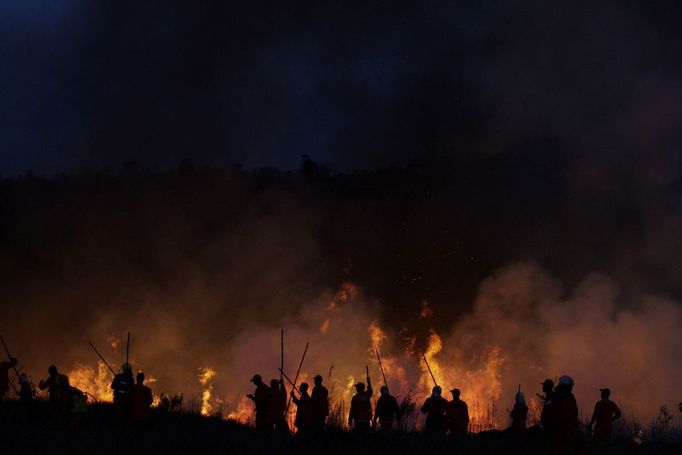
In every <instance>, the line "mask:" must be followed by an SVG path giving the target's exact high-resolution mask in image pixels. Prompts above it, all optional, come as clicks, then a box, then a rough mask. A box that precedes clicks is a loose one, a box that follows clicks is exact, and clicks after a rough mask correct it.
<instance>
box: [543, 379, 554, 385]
mask: <svg viewBox="0 0 682 455" xmlns="http://www.w3.org/2000/svg"><path fill="white" fill-rule="evenodd" d="M540 385H541V386H543V387H544V386H546V385H548V386H550V387H554V381H552V380H551V379H545V380H544V381H543V382H541V383H540Z"/></svg>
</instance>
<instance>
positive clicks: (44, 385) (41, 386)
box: [38, 379, 49, 390]
mask: <svg viewBox="0 0 682 455" xmlns="http://www.w3.org/2000/svg"><path fill="white" fill-rule="evenodd" d="M48 381H49V379H48V380H47V381H45V380H43V379H41V380H40V382H39V383H38V388H39V389H40V390H45V389H47V388H48V387H49V385H48Z"/></svg>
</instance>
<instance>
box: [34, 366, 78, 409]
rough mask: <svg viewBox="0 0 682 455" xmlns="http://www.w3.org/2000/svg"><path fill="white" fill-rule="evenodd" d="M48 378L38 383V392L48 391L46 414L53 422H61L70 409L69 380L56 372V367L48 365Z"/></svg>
mask: <svg viewBox="0 0 682 455" xmlns="http://www.w3.org/2000/svg"><path fill="white" fill-rule="evenodd" d="M47 372H48V374H49V376H48V378H47V379H45V380H41V381H40V382H39V383H38V388H39V389H40V390H45V389H47V391H48V400H49V404H48V412H49V415H50V418H51V419H52V420H53V421H62V420H64V419H66V416H67V414H68V412H69V409H70V407H71V397H70V395H69V389H70V387H71V386H70V385H69V378H68V377H66V376H65V375H63V374H61V373H59V372H58V371H57V367H56V366H54V365H50V367H49V368H48V369H47Z"/></svg>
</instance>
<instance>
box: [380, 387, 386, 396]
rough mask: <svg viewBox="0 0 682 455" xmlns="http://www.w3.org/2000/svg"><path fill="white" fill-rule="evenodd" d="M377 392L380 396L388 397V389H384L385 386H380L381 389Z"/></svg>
mask: <svg viewBox="0 0 682 455" xmlns="http://www.w3.org/2000/svg"><path fill="white" fill-rule="evenodd" d="M379 392H380V393H381V394H382V395H388V387H386V386H385V385H382V386H381V388H380V389H379Z"/></svg>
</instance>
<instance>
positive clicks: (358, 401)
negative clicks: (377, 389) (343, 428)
mask: <svg viewBox="0 0 682 455" xmlns="http://www.w3.org/2000/svg"><path fill="white" fill-rule="evenodd" d="M373 393H374V392H373V390H372V383H371V382H370V380H369V378H367V389H366V390H365V384H363V383H362V382H358V383H357V384H355V395H353V398H352V399H351V400H350V413H349V414H348V425H350V426H351V428H353V429H354V430H357V431H368V430H369V429H370V425H371V423H372V394H373Z"/></svg>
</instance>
